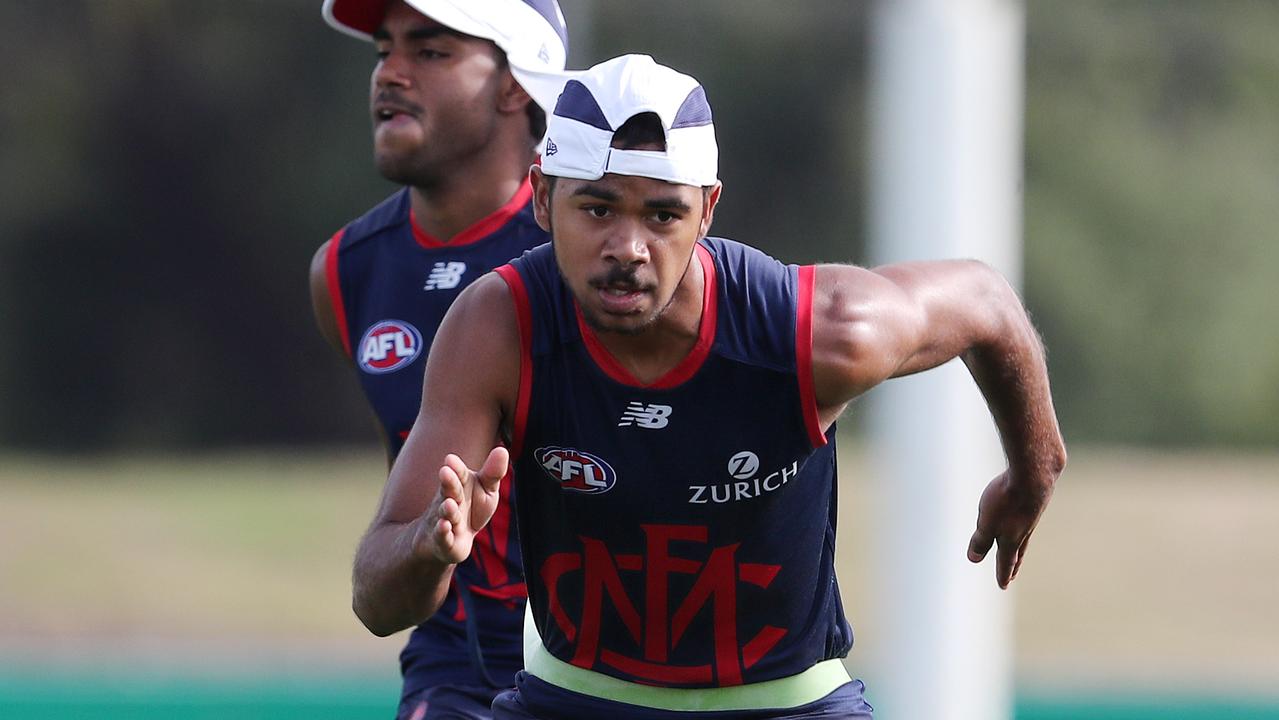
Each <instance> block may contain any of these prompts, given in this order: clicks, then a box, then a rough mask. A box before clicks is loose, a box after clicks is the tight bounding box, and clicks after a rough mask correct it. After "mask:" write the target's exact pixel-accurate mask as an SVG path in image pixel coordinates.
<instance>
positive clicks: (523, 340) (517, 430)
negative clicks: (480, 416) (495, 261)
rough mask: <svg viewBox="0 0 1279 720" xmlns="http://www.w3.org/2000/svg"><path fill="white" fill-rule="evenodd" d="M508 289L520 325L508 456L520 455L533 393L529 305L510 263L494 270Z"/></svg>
mask: <svg viewBox="0 0 1279 720" xmlns="http://www.w3.org/2000/svg"><path fill="white" fill-rule="evenodd" d="M495 272H497V274H498V275H500V276H501V277H502V279H503V280H505V281H506V285H507V287H509V288H510V289H511V300H513V301H514V302H515V318H516V320H517V321H518V322H519V326H520V391H519V396H518V398H517V399H516V401H515V422H514V423H513V428H512V430H511V448H510V449H511V457H512V458H517V457H519V456H520V451H521V450H523V448H524V428H525V426H526V425H527V424H528V404H529V397H530V396H531V395H532V393H533V308H532V306H531V305H529V301H528V288H526V287H525V286H524V278H522V277H520V271H518V270H516V269H515V266H513V265H509V264H507V265H503V266H502V267H499V268H497V269H496V270H495Z"/></svg>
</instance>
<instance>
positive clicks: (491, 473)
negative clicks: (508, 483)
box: [476, 445, 511, 492]
mask: <svg viewBox="0 0 1279 720" xmlns="http://www.w3.org/2000/svg"><path fill="white" fill-rule="evenodd" d="M510 463H511V454H510V453H509V452H508V451H507V449H506V448H504V447H501V446H500V445H499V446H498V447H495V448H493V449H492V450H490V451H489V456H488V457H487V458H485V459H484V464H483V465H482V466H480V471H479V472H478V473H476V477H477V478H478V479H479V481H480V484H481V485H483V486H484V489H485V490H488V491H490V492H492V490H493V489H494V487H496V485H497V483H498V481H499V480H501V479H502V478H503V477H505V476H506V470H507V467H508V466H509V465H510Z"/></svg>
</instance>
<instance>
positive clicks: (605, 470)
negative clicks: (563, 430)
mask: <svg viewBox="0 0 1279 720" xmlns="http://www.w3.org/2000/svg"><path fill="white" fill-rule="evenodd" d="M533 457H534V458H536V459H537V462H538V464H539V465H541V466H542V469H543V470H545V471H546V474H547V475H549V476H550V478H551V479H552V480H554V481H556V482H558V483H559V484H560V487H561V488H563V489H564V490H570V491H572V492H579V493H587V494H591V495H595V494H599V493H602V492H608V491H609V490H611V489H613V486H614V485H616V484H617V473H615V472H613V468H612V467H610V466H609V464H608V463H606V462H604V459H603V458H601V457H598V456H595V455H592V454H590V453H588V452H582V451H581V450H573V449H571V448H560V447H544V448H538V449H537V450H536V451H534V453H533Z"/></svg>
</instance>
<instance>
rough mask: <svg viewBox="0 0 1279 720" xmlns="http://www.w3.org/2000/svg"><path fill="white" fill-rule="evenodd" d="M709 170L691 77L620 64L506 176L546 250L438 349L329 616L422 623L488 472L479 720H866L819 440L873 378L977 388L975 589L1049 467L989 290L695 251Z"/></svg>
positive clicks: (962, 271) (987, 281) (465, 534)
mask: <svg viewBox="0 0 1279 720" xmlns="http://www.w3.org/2000/svg"><path fill="white" fill-rule="evenodd" d="M796 112H803V108H797V109H796ZM717 156H718V151H717V148H716V144H715V137H714V129H713V125H712V116H711V109H710V106H709V104H708V103H707V100H706V95H705V93H704V92H703V90H702V88H701V86H700V85H699V84H698V83H697V82H696V81H695V80H694V79H692V78H690V77H688V76H686V75H681V74H679V73H676V72H675V71H673V70H670V69H669V68H664V67H662V66H659V65H657V64H656V63H654V62H653V61H652V59H651V58H647V57H644V56H624V57H621V58H616V59H614V60H611V61H608V62H606V63H602V64H600V65H598V66H596V67H595V68H592V69H591V70H589V71H587V72H586V73H584V74H582V75H581V76H579V77H578V78H577V79H574V80H570V81H569V82H568V84H567V85H566V86H565V89H564V92H563V93H562V94H561V96H560V99H559V100H558V101H557V104H556V107H555V110H554V113H553V114H552V117H551V118H550V127H549V130H548V134H547V142H546V151H545V154H544V156H543V162H542V166H541V168H534V169H533V170H532V173H531V174H532V179H533V192H534V207H535V210H536V213H537V219H538V221H539V222H540V223H541V224H542V226H543V227H545V228H547V229H548V231H550V232H551V233H552V235H553V240H552V244H551V245H549V246H542V247H540V248H537V249H535V250H533V251H531V252H529V253H526V254H525V255H523V256H521V257H520V258H518V259H516V260H514V261H512V262H511V263H510V264H509V265H506V266H503V267H501V268H498V269H497V271H496V272H494V273H493V274H491V275H488V276H486V277H484V278H482V279H480V280H479V281H478V282H476V283H475V284H474V285H472V286H471V287H470V288H469V289H468V290H467V291H466V292H465V293H463V295H462V296H461V297H460V298H459V299H458V301H457V302H456V303H455V304H454V305H453V307H452V308H450V310H449V313H448V315H447V317H446V318H445V320H444V322H443V324H442V325H441V327H440V331H439V335H438V338H437V341H436V345H435V349H434V351H433V352H432V353H431V357H430V360H429V362H428V364H427V372H426V385H425V390H424V396H423V401H422V406H421V409H420V414H419V417H418V420H417V422H416V424H415V425H414V428H413V431H412V433H411V434H410V435H409V438H408V442H407V444H406V445H405V447H404V451H403V452H402V453H401V454H400V457H399V458H398V459H397V461H396V463H395V466H394V467H393V468H392V471H391V476H390V478H389V481H388V485H387V492H386V495H385V499H384V502H383V504H382V507H381V508H380V510H379V511H378V513H377V515H376V516H375V518H374V521H373V525H372V527H371V528H370V531H369V532H368V533H367V534H366V535H365V538H364V540H363V543H362V547H361V551H360V553H359V558H358V561H357V566H356V574H357V575H358V576H360V577H361V578H362V581H361V582H360V583H358V584H357V587H356V590H357V592H356V596H355V598H354V604H355V607H356V608H357V612H359V613H360V614H361V616H362V617H364V618H365V619H366V622H367V623H369V625H370V626H371V627H377V628H379V629H380V630H381V631H385V632H389V631H393V630H395V629H398V628H400V627H405V626H407V625H410V624H412V623H414V622H417V621H418V620H419V619H420V618H422V617H426V616H429V615H430V614H431V613H433V612H434V611H435V608H436V607H438V606H439V604H440V603H441V602H444V600H445V595H446V590H447V587H448V581H449V578H450V577H451V576H452V575H454V574H455V573H457V572H458V571H459V570H458V568H459V567H460V566H458V565H456V563H458V562H461V561H463V560H464V559H465V558H467V557H468V556H470V555H472V554H473V553H474V551H475V550H474V548H475V540H476V537H477V536H476V535H475V533H476V531H477V530H478V529H480V528H483V527H485V524H486V523H487V522H489V518H490V516H491V515H492V513H493V510H494V508H495V507H496V506H497V500H498V495H499V492H500V488H501V486H502V485H503V484H504V483H503V482H502V481H501V478H502V477H503V475H504V474H505V472H506V469H507V466H508V462H513V464H514V467H515V469H516V475H517V476H518V477H519V478H520V485H519V488H518V490H517V491H516V494H515V500H516V512H517V514H518V517H519V530H520V533H521V549H522V551H523V554H524V562H525V566H526V567H527V568H528V573H527V579H528V583H529V590H530V592H529V609H530V611H531V613H530V622H527V623H526V625H525V631H526V633H527V636H526V637H527V640H526V645H525V663H526V671H525V672H521V673H520V674H519V675H518V676H517V686H516V689H515V690H512V691H508V692H507V693H504V694H502V695H500V696H499V697H498V698H497V700H496V701H495V703H494V706H493V708H494V717H495V718H499V719H503V720H504V719H507V718H518V719H521V720H528V719H529V718H540V719H541V720H585V719H587V718H591V719H594V718H609V719H610V720H631V719H635V720H639V719H640V718H645V719H649V720H651V719H658V720H710V719H711V718H725V717H733V718H736V717H742V718H760V719H762V718H815V717H841V718H844V717H847V718H851V717H861V718H866V717H869V716H870V708H869V706H868V705H867V704H866V703H865V701H864V699H863V697H862V686H861V683H860V682H859V681H854V680H851V679H850V678H849V676H848V674H847V672H846V671H845V670H844V667H843V665H842V663H841V662H840V658H842V657H844V656H845V655H846V654H847V652H848V650H849V649H850V647H851V645H852V633H851V630H850V628H849V625H848V623H847V621H846V620H845V618H844V615H843V611H842V608H841V606H840V600H839V591H838V586H837V584H836V581H835V575H834V557H833V554H834V547H835V519H836V518H835V508H836V503H835V502H834V499H835V490H836V480H837V477H836V470H835V452H834V441H835V422H836V420H837V418H838V417H839V416H840V415H841V414H842V413H843V412H844V410H845V409H846V408H847V406H848V404H849V403H850V402H851V401H852V400H853V399H854V398H856V397H858V396H859V395H861V394H863V393H864V392H866V391H867V390H869V389H870V388H872V387H874V386H875V385H877V384H879V383H880V382H883V381H885V380H887V379H889V378H894V377H900V376H904V375H910V374H912V373H917V372H922V371H925V370H928V369H930V368H933V367H936V366H938V365H940V364H942V363H944V362H946V361H948V360H950V359H952V358H956V357H960V358H962V359H963V360H964V362H965V363H966V365H967V366H968V368H969V371H970V373H971V374H972V376H973V379H974V380H975V381H976V383H977V385H978V386H979V388H980V389H981V391H982V393H983V395H984V397H985V399H986V402H987V406H988V408H989V410H990V413H991V416H992V418H993V420H994V423H995V426H996V428H997V429H998V431H999V435H1000V438H1001V441H1002V444H1003V448H1004V451H1005V455H1006V459H1007V462H1008V467H1007V469H1006V470H1005V471H1004V472H1002V473H1000V474H999V475H998V476H997V477H996V478H995V479H994V480H993V481H991V483H990V484H989V485H988V486H987V488H986V489H985V491H984V492H983V494H982V497H981V499H980V502H979V508H978V513H977V523H976V530H975V532H974V533H973V536H972V539H971V541H970V544H969V547H968V548H967V550H968V556H969V559H970V560H972V561H973V562H979V561H981V559H982V558H983V557H984V556H985V555H986V554H987V553H988V551H989V550H990V549H991V547H992V545H993V544H995V543H998V551H997V553H996V561H995V577H996V581H997V583H998V584H999V585H1000V586H1001V587H1006V586H1007V585H1008V583H1009V582H1011V580H1012V579H1013V578H1014V577H1015V576H1016V574H1017V572H1018V569H1019V567H1020V565H1021V562H1022V558H1023V557H1024V552H1025V548H1026V543H1027V541H1028V539H1029V537H1030V535H1031V532H1032V531H1033V529H1034V527H1035V525H1036V523H1037V521H1038V519H1039V517H1040V515H1041V513H1042V512H1043V510H1044V509H1045V508H1046V506H1047V503H1048V500H1049V498H1050V496H1051V493H1052V489H1053V486H1054V484H1055V482H1056V479H1057V477H1058V475H1059V474H1060V472H1061V471H1062V468H1063V467H1064V464H1065V461H1066V456H1065V449H1064V446H1063V443H1062V440H1061V437H1060V433H1059V431H1058V427H1057V421H1056V416H1055V414H1054V411H1053V406H1052V398H1051V395H1050V392H1049V383H1048V373H1047V368H1046V366H1045V363H1044V355H1043V348H1042V346H1041V344H1040V341H1039V338H1038V335H1037V333H1036V332H1035V330H1034V328H1033V326H1032V325H1031V323H1030V320H1029V318H1028V317H1027V315H1026V313H1025V310H1024V309H1023V308H1022V305H1021V302H1020V300H1019V299H1018V297H1017V295H1016V293H1015V292H1014V291H1013V290H1012V288H1011V287H1010V286H1009V285H1008V283H1007V282H1006V281H1005V280H1004V279H1003V278H1002V277H1001V276H1000V275H999V274H998V273H996V272H995V271H993V270H991V269H990V268H989V267H987V266H985V265H983V264H981V263H978V262H974V261H939V262H917V263H904V264H898V265H889V266H884V267H880V268H875V269H863V268H859V267H855V266H847V265H820V266H804V267H797V266H793V265H789V266H788V265H784V264H782V263H780V262H778V261H776V260H774V259H772V258H770V257H768V256H766V255H764V254H763V253H761V252H759V251H758V250H754V249H753V248H750V247H749V246H746V245H742V244H740V243H736V242H733V241H731V240H725V239H720V238H710V237H707V231H708V229H709V227H710V225H711V220H712V217H713V212H714V207H715V204H716V202H717V201H718V199H719V196H720V192H721V186H720V184H719V182H718V179H717ZM810 190H811V189H809V188H805V190H804V191H806V192H807V191H810ZM921 412H926V409H923V408H921ZM494 434H501V436H502V437H503V438H504V439H505V441H506V446H505V447H494V446H493V442H492V438H493V436H494ZM508 448H509V451H508ZM919 451H920V452H928V448H920V449H919ZM974 499H975V498H974ZM956 550H957V552H958V551H959V549H958V548H957V549H956Z"/></svg>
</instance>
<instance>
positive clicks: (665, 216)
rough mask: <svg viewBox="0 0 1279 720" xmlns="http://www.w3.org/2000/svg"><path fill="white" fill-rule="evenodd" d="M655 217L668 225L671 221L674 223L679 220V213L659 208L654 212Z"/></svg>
mask: <svg viewBox="0 0 1279 720" xmlns="http://www.w3.org/2000/svg"><path fill="white" fill-rule="evenodd" d="M653 218H654V219H656V220H657V222H659V223H661V224H662V225H667V224H669V223H673V222H675V221H676V220H678V219H679V215H676V214H675V213H672V212H666V211H665V210H658V211H657V212H656V213H654V214H653Z"/></svg>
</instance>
